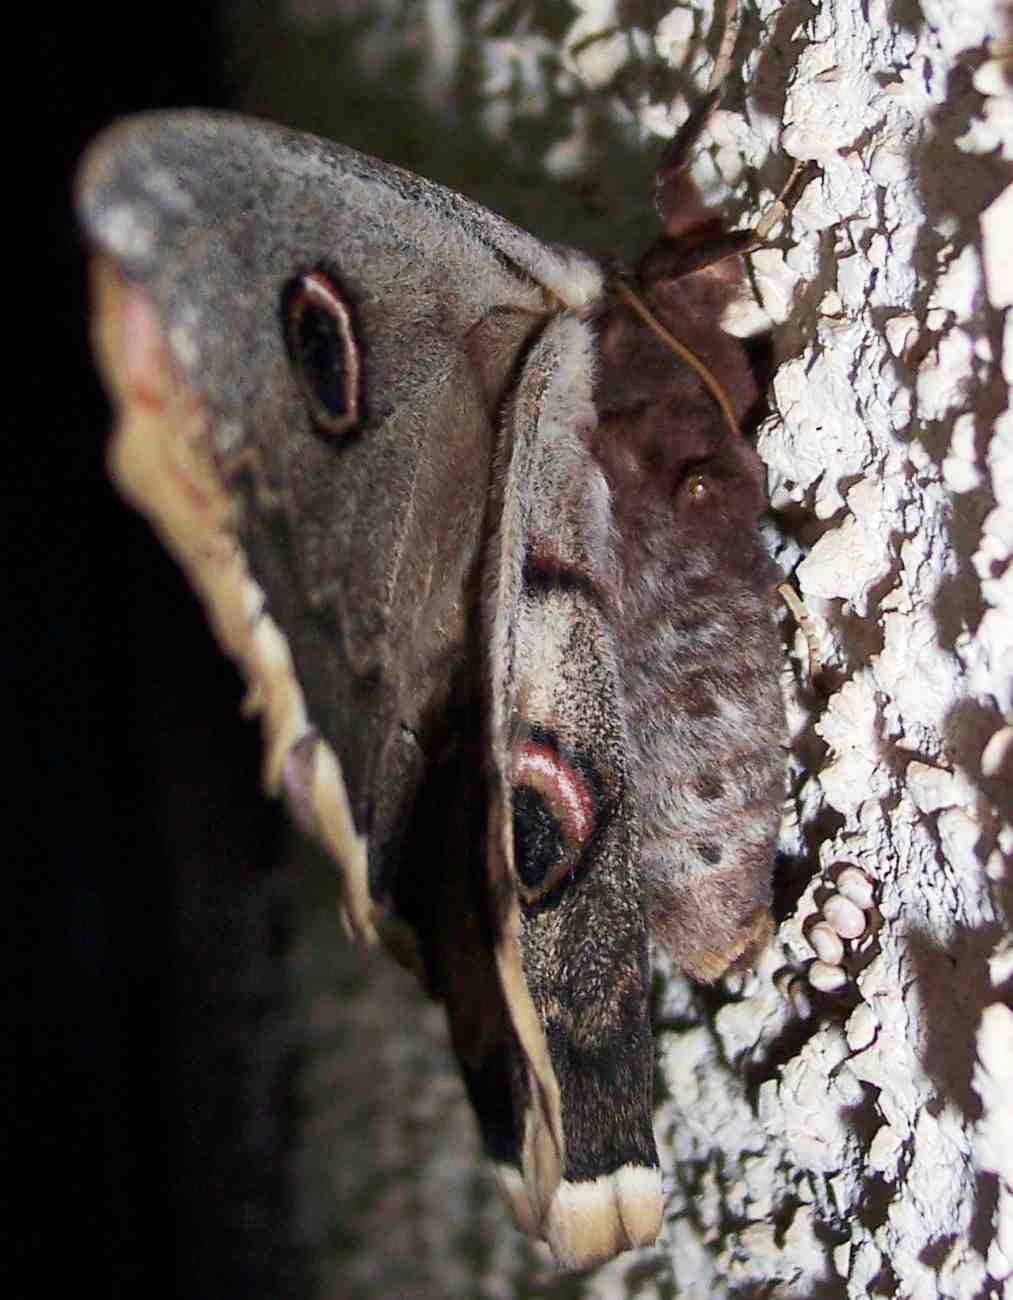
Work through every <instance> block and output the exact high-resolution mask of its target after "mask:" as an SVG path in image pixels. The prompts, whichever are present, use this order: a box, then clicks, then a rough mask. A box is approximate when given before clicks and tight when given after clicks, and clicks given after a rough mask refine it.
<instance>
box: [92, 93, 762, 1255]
mask: <svg viewBox="0 0 1013 1300" xmlns="http://www.w3.org/2000/svg"><path fill="white" fill-rule="evenodd" d="M710 103H711V101H710V100H708V102H707V103H706V104H705V105H704V106H703V107H702V108H701V110H700V111H699V112H697V113H696V114H695V115H694V116H693V117H692V118H691V119H690V121H689V122H688V123H687V125H686V127H685V128H684V129H683V130H682V131H681V132H680V134H679V135H678V136H677V137H676V139H675V140H674V141H673V142H672V144H671V146H670V147H669V148H668V149H667V151H666V153H665V155H664V157H663V158H662V160H661V162H660V164H659V167H658V171H657V196H656V199H657V210H658V214H659V217H660V223H661V230H660V233H659V235H658V238H657V239H656V241H655V242H654V243H653V244H652V246H651V247H650V248H649V249H648V250H647V251H646V253H644V255H643V257H642V258H641V259H640V261H639V263H638V265H637V266H636V267H635V269H634V270H633V271H632V272H631V273H630V274H628V275H624V274H622V273H620V272H619V271H618V270H616V269H614V268H609V267H607V266H605V265H602V264H600V263H599V262H596V261H595V260H593V259H591V258H589V257H587V256H585V255H584V254H582V253H580V252H578V251H575V250H573V249H570V248H565V247H557V246H551V245H549V244H546V243H542V242H540V241H539V240H538V239H536V238H534V237H532V236H531V235H528V234H526V233H524V232H523V231H522V230H519V229H517V228H515V227H514V226H512V225H511V224H510V223H509V222H507V221H506V220H504V219H502V218H501V217H499V216H496V215H494V214H493V213H491V212H489V211H486V210H485V209H483V208H482V207H480V206H478V205H477V204H475V203H473V202H470V201H469V200H467V199H465V198H462V197H461V196H459V195H457V194H454V193H451V192H450V191H448V190H446V189H444V188H441V187H440V186H439V185H436V184H433V183H430V182H428V181H426V180H423V179H420V178H418V177H416V176H413V175H410V174H409V173H408V172H405V171H402V170H400V169H399V168H397V167H393V166H388V165H387V164H385V163H382V162H379V161H377V160H376V159H373V158H368V157H364V156H362V155H360V154H358V153H356V152H354V151H352V150H351V149H348V148H344V147H342V146H340V145H337V144H332V143H329V142H326V141H323V140H320V139H317V138H314V137H311V136H308V135H303V134H298V133H295V132H293V131H290V130H286V129H283V128H281V127H278V126H272V125H268V124H266V123H262V122H257V121H252V120H248V119H244V118H241V117H236V116H230V115H225V114H218V113H210V112H173V113H167V114H153V115H147V116H141V117H137V118H134V119H129V120H127V121H124V122H121V123H119V124H115V125H114V126H112V127H111V128H110V129H108V130H107V132H106V133H105V134H104V135H102V136H101V137H100V138H99V139H98V140H97V141H96V142H95V143H94V144H93V146H92V147H91V149H90V151H89V153H88V154H87V156H86V159H85V160H84V162H83V165H82V168H81V171H80V175H79V179H78V189H77V202H78V210H79V214H80V220H81V222H82V225H83V229H84V231H85V233H86V237H87V240H88V242H89V245H90V248H91V250H92V253H93V258H92V261H93V268H94V284H95V315H94V333H95V342H96V349H97V354H98V356H99V359H100V364H101V367H102V369H103V371H104V374H105V377H106V382H107V385H108V387H109V389H110V392H111V394H112V395H113V398H114V401H115V405H116V407H117V409H118V416H117V424H116V428H115V430H114V433H113V436H112V438H111V442H110V451H109V459H110V468H111V473H112V475H113V477H114V479H115V481H116V483H117V485H118V486H119V489H120V490H121V492H122V493H123V494H124V496H125V497H126V498H127V499H128V500H129V501H131V502H132V503H133V504H134V505H136V506H137V508H138V509H140V510H141V511H143V512H144V513H145V514H146V515H147V516H148V517H149V519H150V520H151V522H152V524H153V525H154V527H155V528H156V529H157V531H158V532H159V534H160V535H161V537H162V538H163V539H164V541H165V544H166V545H167V546H168V547H169V548H170V550H171V551H172V552H173V553H174V554H175V556H176V557H177V559H178V560H179V562H180V563H181V564H182V566H183V567H184V569H185V570H186V572H187V574H188V575H189V578H190V581H191V582H192V583H193V585H194V587H195V588H196V589H197V591H198V592H199V594H200V595H201V597H202V598H203V600H204V602H205V604H206V607H207V612H208V617H209V619H210V622H211V624H212V626H213V629H214V631H215V634H216V635H217V638H218V640H219V641H220V643H221V645H222V646H223V648H224V649H225V651H226V652H227V653H228V654H229V655H231V656H232V657H233V658H235V659H236V660H237V661H238V663H239V665H240V666H241V668H242V670H243V672H244V674H245V676H246V678H247V680H248V682H249V687H250V694H249V707H250V709H251V710H252V711H255V712H257V713H259V714H260V716H261V719H262V723H263V731H264V739H265V759H264V783H265V786H266V788H267V790H268V791H270V792H271V793H278V792H281V793H283V795H284V797H285V799H286V800H287V803H288V805H289V807H290V809H291V812H292V814H293V816H294V817H295V819H296V820H297V822H298V823H299V824H300V826H301V827H303V828H304V829H305V830H306V831H307V832H309V833H311V834H312V835H315V836H316V837H318V838H319V840H320V841H321V842H322V843H323V844H324V845H325V846H326V848H327V850H328V851H329V853H330V855H331V856H332V857H333V860H334V862H335V863H336V865H337V867H338V868H339V874H340V897H341V910H342V915H343V918H344V921H345V923H346V925H347V928H348V930H349V931H350V932H351V934H352V935H354V936H355V937H356V938H357V939H359V940H362V941H365V942H372V941H373V940H374V939H376V938H377V936H378V935H381V936H383V937H385V938H386V939H387V940H388V942H389V943H390V944H391V945H392V946H395V947H397V948H399V949H402V950H403V948H404V945H405V943H406V942H407V943H408V944H409V946H410V947H411V949H412V951H413V953H414V959H415V960H416V961H417V964H418V967H419V969H420V970H421V971H422V972H423V976H424V979H425V982H426V984H427V986H428V987H429V989H430V990H431V991H432V993H433V994H434V995H435V996H437V997H439V998H441V999H442V1000H443V1001H444V1003H445V1004H446V1010H447V1016H448V1020H449V1026H450V1032H451V1036H452V1040H453V1045H454V1049H455V1052H456V1055H457V1058H458V1060H459V1062H460V1067H461V1071H462V1074H463V1077H464V1082H465V1085H466V1088H467V1091H468V1095H469V1097H470V1100H471V1103H472V1106H473V1108H474V1111H475V1114H476V1116H477V1119H478V1124H479V1126H480V1130H481V1134H482V1139H483V1143H484V1148H485V1151H486V1153H487V1155H488V1157H489V1159H490V1160H491V1162H492V1164H493V1166H494V1168H495V1170H496V1174H497V1178H498V1180H499V1183H500V1186H501V1188H502V1190H503V1192H504V1194H505V1197H506V1200H507V1203H508V1205H509V1207H510V1209H511V1211H512V1214H513V1217H514V1219H515V1221H516V1223H517V1225H518V1226H519V1227H520V1228H521V1229H522V1230H523V1231H524V1232H526V1233H528V1234H530V1235H531V1236H533V1237H536V1238H542V1239H544V1240H545V1241H547V1242H548V1244H549V1246H550V1247H551V1249H552V1251H553V1253H554V1255H555V1257H556V1258H557V1260H558V1261H559V1262H560V1263H561V1264H563V1265H566V1266H586V1265H589V1264H591V1263H594V1262H596V1261H599V1260H602V1259H606V1258H608V1257H610V1256H612V1255H614V1254H616V1253H617V1252H620V1251H623V1250H626V1249H628V1248H630V1247H635V1246H641V1245H644V1244H647V1243H650V1242H653V1241H654V1239H655V1237H656V1235H657V1233H658V1231H659V1229H660V1225H661V1222H662V1208H663V1202H662V1181H661V1171H660V1169H659V1162H658V1155H657V1151H656V1147H655V1140H654V1135H653V1130H652V1114H651V1107H652V1099H651V1091H652V1070H653V1059H652V1039H651V1025H650V1017H649V1002H648V998H649V983H650V970H649V954H648V942H649V937H651V936H653V937H654V938H655V939H656V940H657V941H658V942H660V943H661V944H663V945H664V946H665V947H666V948H667V949H668V950H669V951H670V952H671V954H672V955H673V957H674V959H675V961H676V962H677V963H678V965H679V966H680V967H681V969H682V970H683V971H685V972H686V973H688V974H689V975H690V976H692V977H693V978H695V979H699V980H705V981H710V980H714V979H716V978H717V977H718V976H720V975H721V974H722V972H724V971H725V970H726V969H727V968H728V967H729V966H730V965H731V964H732V963H735V962H739V963H741V962H746V961H748V960H750V959H751V957H752V956H753V955H755V953H756V952H757V951H758V950H759V949H760V948H761V947H762V945H763V944H764V943H765V941H766V939H767V936H768V934H769V931H770V920H769V912H768V904H769V898H770V876H771V864H772V860H773V852H774V838H775V830H776V825H777V821H778V813H779V809H780V804H781V800H782V794H783V759H782V752H781V741H782V733H783V730H784V719H783V713H782V705H781V700H780V694H779V690H778V684H777V677H778V667H779V664H780V660H781V651H780V646H779V641H778V638H777V635H776V633H775V629H774V626H773V618H772V591H773V586H774V582H775V578H776V575H775V572H774V569H773V567H772V564H771V562H770V561H769V559H768V558H767V555H766V552H765V550H764V548H763V545H762V543H761V539H760V535H759V531H758V527H757V519H758V516H759V514H760V513H761V510H762V508H763V505H764V496H763V486H762V475H761V466H760V463H759V460H758V458H757V456H756V455H755V453H754V451H753V450H752V449H751V447H750V446H749V444H748V443H747V441H746V439H745V438H744V437H743V435H742V433H741V432H740V425H741V422H742V420H743V417H744V416H745V415H746V413H747V412H748V411H749V410H750V408H751V407H752V406H753V405H754V403H755V402H756V400H757V396H758V393H757V384H756V380H755V378H754V375H753V373H752V370H751V367H750V362H749V358H748V356H747V353H746V351H745V350H744V348H743V346H742V345H741V343H740V342H739V341H738V340H736V339H734V338H732V337H730V336H729V335H727V334H726V333H725V332H723V330H722V329H721V327H720V318H721V313H722V310H723V308H724V306H725V305H726V304H727V302H728V301H729V299H730V298H731V297H732V296H733V295H734V294H736V293H737V292H738V291H739V289H740V285H741V279H742V274H743V272H742V266H741V254H742V252H743V250H744V249H745V248H746V247H747V244H748V242H749V237H748V236H744V235H743V234H742V233H741V232H728V231H726V230H725V228H724V226H723V224H722V222H721V221H720V219H719V218H718V217H717V216H716V215H714V214H713V213H712V212H710V211H709V210H708V209H707V208H706V207H705V205H704V204H703V202H702V200H701V198H700V196H699V194H698V192H697V191H696V189H695V187H694V185H693V183H692V182H691V180H690V179H689V177H688V175H687V170H686V161H687V155H688V153H689V151H690V148H691V146H692V143H693V140H694V138H695V136H696V134H697V133H698V131H699V128H700V126H701V124H702V122H703V121H704V120H705V118H706V112H707V110H708V109H709V106H710Z"/></svg>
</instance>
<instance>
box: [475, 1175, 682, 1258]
mask: <svg viewBox="0 0 1013 1300" xmlns="http://www.w3.org/2000/svg"><path fill="white" fill-rule="evenodd" d="M494 1173H495V1176H496V1181H497V1183H498V1184H499V1188H500V1192H501V1194H502V1196H503V1199H504V1201H505V1202H506V1205H507V1209H508V1210H509V1212H510V1216H511V1218H512V1219H513V1221H514V1224H515V1225H516V1227H517V1228H518V1229H519V1230H520V1231H521V1232H523V1233H524V1234H525V1235H526V1236H528V1237H534V1238H541V1239H542V1240H544V1241H546V1242H548V1245H549V1249H550V1250H551V1251H552V1254H553V1256H554V1257H555V1260H556V1262H557V1264H559V1266H560V1267H561V1268H569V1269H583V1268H590V1267H592V1266H593V1265H595V1264H601V1263H604V1261H605V1260H608V1259H612V1258H613V1257H614V1256H616V1255H619V1254H621V1253H622V1252H623V1251H626V1250H635V1249H637V1248H638V1247H641V1246H651V1245H653V1244H654V1242H655V1241H656V1240H657V1236H658V1233H659V1232H660V1231H661V1222H662V1214H663V1210H664V1201H663V1198H662V1194H661V1171H660V1170H659V1169H656V1168H650V1167H648V1166H646V1165H633V1164H626V1165H622V1166H621V1167H620V1168H619V1169H616V1170H615V1171H614V1172H613V1173H611V1174H602V1175H601V1176H600V1177H598V1178H594V1179H588V1180H587V1181H585V1182H570V1181H568V1180H567V1179H564V1180H563V1181H562V1182H561V1183H560V1184H559V1186H558V1187H557V1188H556V1192H555V1195H554V1196H553V1198H552V1201H551V1203H550V1205H549V1209H548V1213H547V1215H546V1216H545V1220H544V1222H543V1223H541V1224H539V1223H538V1220H537V1217H536V1215H535V1213H534V1210H533V1208H532V1204H531V1198H530V1196H529V1195H528V1191H527V1188H526V1187H525V1185H524V1180H523V1178H522V1177H521V1175H520V1172H519V1171H518V1170H517V1169H515V1168H514V1167H513V1166H511V1165H495V1166H494Z"/></svg>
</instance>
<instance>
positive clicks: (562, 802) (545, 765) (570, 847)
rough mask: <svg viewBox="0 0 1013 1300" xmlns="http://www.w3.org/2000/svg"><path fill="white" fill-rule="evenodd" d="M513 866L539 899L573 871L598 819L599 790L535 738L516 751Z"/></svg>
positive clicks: (526, 892) (525, 891)
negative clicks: (597, 793) (596, 793)
mask: <svg viewBox="0 0 1013 1300" xmlns="http://www.w3.org/2000/svg"><path fill="white" fill-rule="evenodd" d="M513 786H514V789H513V809H514V815H513V821H514V827H513V829H514V865H515V867H516V870H517V876H518V879H519V882H520V892H521V897H522V898H523V899H524V900H525V901H526V902H535V901H537V900H538V899H540V898H544V897H545V896H546V895H547V894H550V893H552V891H553V890H555V889H557V888H558V887H559V886H560V885H561V884H562V883H563V882H564V881H565V880H566V877H567V876H568V875H569V874H570V872H572V871H573V870H574V868H575V867H576V866H577V864H578V863H579V861H580V859H581V856H582V855H583V853H584V850H585V849H586V848H587V845H588V842H589V841H590V839H591V836H592V835H593V834H594V832H595V830H596V828H597V824H598V809H597V800H596V798H595V792H594V790H593V789H592V786H591V783H590V782H589V781H588V779H587V777H586V776H585V774H584V773H583V772H581V771H580V770H579V768H577V767H576V766H575V765H574V764H573V763H570V762H568V761H567V760H566V759H565V758H564V757H563V756H562V754H560V753H559V751H558V750H557V749H556V748H555V746H554V745H552V744H550V743H548V742H546V741H544V740H541V739H530V740H527V741H525V742H523V743H521V744H518V745H516V746H515V747H514V753H513Z"/></svg>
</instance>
